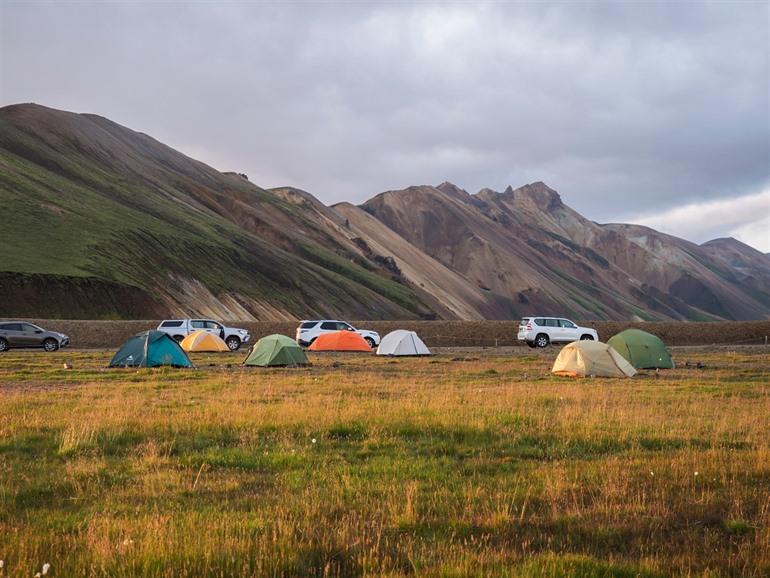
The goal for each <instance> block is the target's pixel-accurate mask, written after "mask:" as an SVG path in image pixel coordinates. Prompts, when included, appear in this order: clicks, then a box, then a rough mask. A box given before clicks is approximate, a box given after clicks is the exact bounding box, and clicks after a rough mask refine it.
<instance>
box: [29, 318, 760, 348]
mask: <svg viewBox="0 0 770 578" xmlns="http://www.w3.org/2000/svg"><path fill="white" fill-rule="evenodd" d="M28 321H31V322H32V323H36V324H38V325H40V326H42V327H45V328H46V329H50V330H53V331H61V332H62V333H66V334H67V335H69V336H70V339H71V342H72V346H73V347H88V348H91V347H93V348H99V347H106V348H111V347H117V346H119V345H120V344H121V343H123V342H124V341H125V340H126V339H128V338H129V337H130V336H132V335H134V334H135V333H138V332H139V331H145V330H147V329H155V328H156V327H157V326H158V323H159V321H152V320H149V321H88V320H85V321H77V320H62V319H50V320H48V319H29V320H28ZM228 324H230V325H232V326H235V327H242V328H244V329H248V330H249V331H250V332H251V336H252V340H253V341H256V340H257V339H259V338H260V337H263V336H265V335H270V334H271V333H282V334H284V335H289V336H291V337H294V334H295V332H296V329H297V322H296V321H286V322H280V321H276V322H269V321H232V322H228ZM582 324H583V325H587V326H590V327H594V328H595V329H596V330H597V331H598V332H599V338H600V339H601V340H602V341H606V340H607V339H609V338H610V337H612V336H613V335H614V334H615V333H617V332H619V331H622V330H623V329H627V328H628V327H638V328H639V329H643V330H645V331H649V332H650V333H654V334H655V335H658V336H659V337H660V338H661V339H663V341H664V342H665V343H666V344H668V345H711V344H724V345H729V344H734V345H741V344H746V345H749V344H757V345H758V344H763V343H765V339H766V336H770V320H768V321H734V322H733V321H725V322H715V323H684V322H682V323H673V322H672V323H624V322H619V321H585V322H582ZM354 325H355V326H356V327H361V328H366V329H372V330H374V331H378V332H379V333H380V335H385V334H386V333H388V332H390V331H393V330H394V329H411V330H413V331H416V332H417V333H418V334H419V335H420V337H421V338H422V339H423V340H424V341H425V343H426V344H427V345H428V346H434V347H480V346H487V347H489V346H495V345H498V346H505V345H519V344H520V343H519V342H518V341H517V340H516V334H517V332H518V327H519V322H518V321H361V322H354Z"/></svg>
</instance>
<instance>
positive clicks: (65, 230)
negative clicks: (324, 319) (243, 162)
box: [0, 104, 436, 319]
mask: <svg viewBox="0 0 770 578" xmlns="http://www.w3.org/2000/svg"><path fill="white" fill-rule="evenodd" d="M0 204H2V206H3V215H5V216H7V217H8V218H3V220H2V226H0V244H2V247H3V257H2V262H1V266H0V271H2V274H0V290H2V291H3V294H4V295H5V296H6V298H5V299H4V300H3V303H2V305H0V314H3V315H21V314H32V313H35V314H39V315H51V316H65V317H73V316H86V317H92V316H98V317H156V318H157V317H159V316H164V315H183V314H196V315H211V316H217V317H223V318H237V319H253V318H259V319H281V318H294V317H297V316H300V317H301V316H305V315H308V316H315V315H318V316H321V315H324V316H325V315H329V316H338V315H339V316H352V317H370V316H371V317H384V318H415V317H425V316H428V317H430V316H434V315H436V313H435V312H434V311H433V310H432V309H431V308H430V307H429V306H427V305H426V304H425V303H424V299H426V296H425V294H424V292H422V291H420V290H418V289H415V288H413V287H410V286H408V285H406V284H403V283H400V282H398V281H397V280H394V279H393V275H392V274H391V272H390V271H389V270H388V269H387V268H386V267H383V266H382V265H381V264H380V263H377V262H376V261H374V260H372V259H368V258H367V257H366V256H364V255H362V253H361V252H360V251H354V250H353V247H352V246H351V245H350V244H346V243H341V242H340V239H339V238H338V237H336V236H334V235H331V234H330V233H329V230H328V227H327V226H326V224H325V223H319V222H316V221H314V220H310V219H307V218H305V217H304V216H303V215H302V214H301V213H300V212H299V211H297V210H296V207H295V206H294V205H293V204H292V203H287V202H286V201H284V200H282V199H281V197H280V196H278V195H275V194H273V193H270V192H268V191H265V190H264V189H261V188H260V187H258V186H256V185H254V184H252V183H250V182H249V181H248V180H247V179H246V178H244V177H243V176H241V175H238V174H235V173H227V174H223V173H220V172H219V171H217V170H215V169H213V168H211V167H209V166H207V165H205V164H203V163H200V162H198V161H195V160H193V159H191V158H189V157H186V156H185V155H183V154H181V153H179V152H177V151H175V150H173V149H171V148H169V147H167V146H165V145H163V144H161V143H159V142H158V141H156V140H154V139H152V138H151V137H149V136H147V135H145V134H142V133H138V132H135V131H132V130H130V129H128V128H125V127H123V126H120V125H118V124H116V123H114V122H112V121H110V120H107V119H105V118H102V117H99V116H96V115H90V114H74V113H69V112H64V111H59V110H53V109H50V108H46V107H42V106H38V105H32V104H27V105H14V106H8V107H4V108H2V109H0Z"/></svg>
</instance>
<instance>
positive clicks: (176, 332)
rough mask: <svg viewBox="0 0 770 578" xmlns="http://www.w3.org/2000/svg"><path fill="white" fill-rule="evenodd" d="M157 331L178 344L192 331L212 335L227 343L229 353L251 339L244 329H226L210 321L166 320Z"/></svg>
mask: <svg viewBox="0 0 770 578" xmlns="http://www.w3.org/2000/svg"><path fill="white" fill-rule="evenodd" d="M158 331H163V332H164V333H168V334H169V335H170V336H171V337H173V338H174V339H176V340H177V341H180V342H181V341H182V340H183V339H184V338H185V337H187V336H188V335H189V334H190V333H192V332H194V331H205V332H206V333H213V334H214V335H218V336H219V338H220V339H221V340H222V341H224V342H225V343H227V347H229V348H230V351H237V350H238V349H239V348H240V347H241V345H243V344H244V343H248V342H249V339H251V335H249V332H248V331H247V330H246V329H238V328H237V327H227V326H226V325H225V324H224V323H222V322H220V321H213V320H212V319H166V320H165V321H161V323H160V325H158Z"/></svg>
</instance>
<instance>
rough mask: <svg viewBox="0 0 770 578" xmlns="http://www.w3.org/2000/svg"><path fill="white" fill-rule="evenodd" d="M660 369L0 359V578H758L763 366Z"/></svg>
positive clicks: (769, 467) (768, 463)
mask: <svg viewBox="0 0 770 578" xmlns="http://www.w3.org/2000/svg"><path fill="white" fill-rule="evenodd" d="M674 353H675V357H676V358H677V361H679V362H680V368H679V369H676V370H673V371H667V372H662V373H661V374H659V375H657V374H655V373H654V372H643V374H642V375H640V376H638V377H637V378H634V379H632V380H611V379H609V380H608V379H587V380H571V379H564V378H556V377H552V376H551V375H550V374H549V372H548V369H549V367H550V362H551V361H552V359H553V357H554V356H555V351H553V350H552V351H548V352H533V351H531V350H523V349H521V348H517V349H507V350H493V349H492V350H467V351H462V352H459V351H456V350H455V351H451V352H444V353H442V354H440V355H438V356H435V357H433V358H429V359H399V360H392V359H387V358H375V357H373V356H356V355H351V354H349V355H324V356H321V355H316V356H315V357H313V358H312V361H313V362H314V366H313V367H311V368H306V369H273V370H257V369H243V368H240V367H238V366H237V363H238V362H239V361H240V359H241V357H242V355H230V354H225V355H223V356H220V357H215V356H213V355H199V356H197V357H194V358H193V359H194V361H195V362H196V363H198V364H199V369H196V370H172V369H158V370H140V371H133V370H105V369H103V367H104V366H105V365H106V363H107V361H108V360H109V356H110V353H109V352H72V351H62V352H58V353H56V354H49V355H46V354H44V353H36V352H10V353H7V354H3V355H2V356H0V383H2V385H0V559H2V560H4V568H3V569H2V570H0V576H3V577H4V576H33V575H34V574H35V572H38V571H39V570H40V567H41V566H42V564H43V563H45V562H49V563H51V564H52V570H51V572H50V573H49V575H54V576H77V575H93V576H231V575H244V576H252V575H253V576H359V575H367V576H412V575H414V576H516V577H518V576H585V577H588V576H607V577H609V576H618V577H626V576H651V577H652V576H670V575H675V576H702V577H705V576H756V577H760V576H767V575H769V574H770V529H769V526H770V449H769V448H770V427H769V426H770V417H769V416H770V355H768V350H767V349H764V348H743V349H735V350H728V349H711V350H708V349H679V350H675V352H674ZM65 360H67V361H70V362H71V363H72V364H73V365H74V369H72V370H65V369H63V366H62V364H63V362H64V361H65ZM684 361H690V362H693V363H697V362H700V363H701V364H702V365H704V367H702V368H697V367H684V366H683V364H684ZM209 364H212V365H209Z"/></svg>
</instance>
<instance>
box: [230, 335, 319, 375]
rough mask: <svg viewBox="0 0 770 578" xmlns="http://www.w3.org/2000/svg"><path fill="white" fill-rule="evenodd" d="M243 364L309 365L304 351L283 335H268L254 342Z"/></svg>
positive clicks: (270, 365)
mask: <svg viewBox="0 0 770 578" xmlns="http://www.w3.org/2000/svg"><path fill="white" fill-rule="evenodd" d="M243 365H256V366H259V367H279V366H282V365H309V364H308V360H307V357H306V356H305V352H304V351H303V350H302V348H301V347H300V346H299V345H297V343H296V342H295V341H294V340H293V339H292V338H291V337H286V336H285V335H278V334H275V335H268V336H267V337H263V338H262V339H260V340H259V341H257V342H256V343H255V344H254V347H252V348H251V351H250V352H249V354H248V355H247V356H246V359H245V360H244V362H243Z"/></svg>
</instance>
